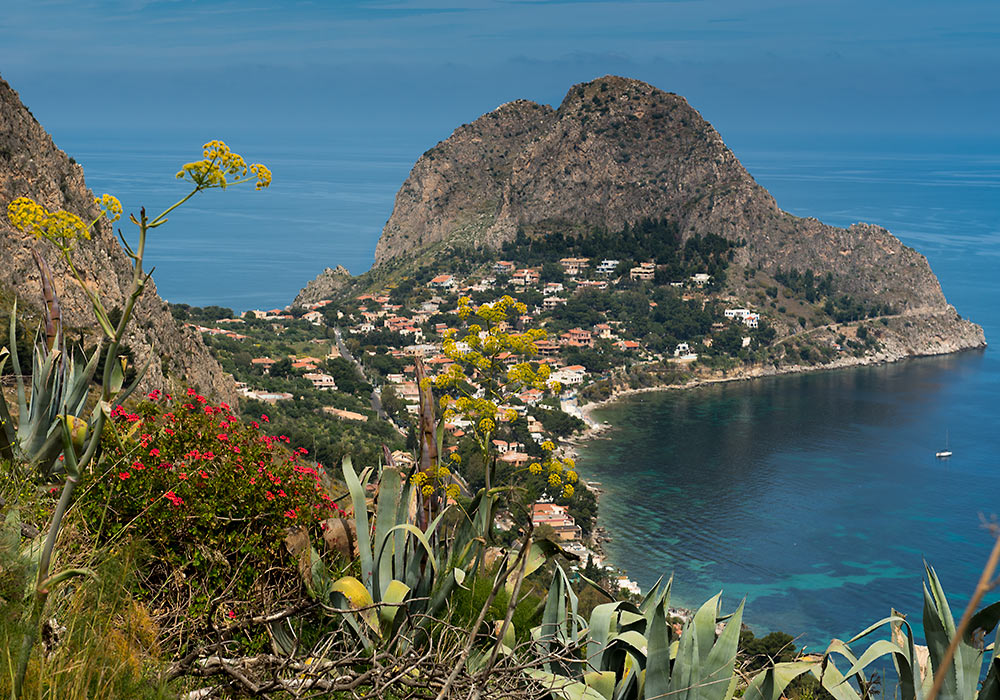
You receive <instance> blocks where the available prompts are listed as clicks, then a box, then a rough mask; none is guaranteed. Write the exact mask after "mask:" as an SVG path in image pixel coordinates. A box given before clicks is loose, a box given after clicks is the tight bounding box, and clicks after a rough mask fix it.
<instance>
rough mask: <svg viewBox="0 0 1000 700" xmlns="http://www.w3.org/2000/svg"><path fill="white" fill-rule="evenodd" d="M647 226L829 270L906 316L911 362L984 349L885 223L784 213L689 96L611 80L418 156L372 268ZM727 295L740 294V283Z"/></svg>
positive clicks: (756, 261) (742, 253) (472, 129)
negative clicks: (452, 249)
mask: <svg viewBox="0 0 1000 700" xmlns="http://www.w3.org/2000/svg"><path fill="white" fill-rule="evenodd" d="M643 218H666V219H668V220H669V221H672V222H675V223H676V224H677V225H678V228H679V230H680V231H681V233H682V235H683V236H685V237H686V236H691V235H694V234H702V235H703V234H707V233H716V234H719V235H722V236H725V237H727V238H729V239H731V240H745V241H746V245H745V246H743V247H741V248H738V249H737V254H736V259H735V261H734V264H736V265H738V266H744V267H754V268H757V269H758V270H762V271H764V272H765V273H767V274H772V275H773V274H774V273H775V272H777V271H778V270H779V268H780V269H784V270H786V271H787V270H789V269H791V268H796V269H798V270H805V269H811V270H813V271H814V272H816V273H817V274H826V273H827V272H830V273H832V274H833V275H834V277H835V278H836V279H837V285H838V290H839V291H841V292H844V293H848V294H851V295H852V296H855V297H857V298H860V299H864V300H866V301H868V302H870V303H881V304H888V305H890V306H891V307H892V308H894V309H896V310H898V311H899V312H901V313H902V314H906V315H909V314H912V315H913V316H914V320H913V322H911V323H910V324H909V325H906V326H904V327H905V328H906V329H907V330H906V331H905V333H904V336H905V337H904V338H901V340H900V343H899V347H900V348H903V347H906V348H907V354H911V355H916V354H938V353H939V352H944V351H948V350H947V349H946V348H953V349H961V348H962V347H976V346H980V345H983V344H984V342H985V341H984V339H983V333H982V329H981V328H979V326H976V325H975V324H972V323H969V322H967V321H964V320H962V319H960V318H959V317H958V314H957V313H956V312H955V310H954V309H953V308H952V307H950V306H949V305H948V304H947V302H946V301H945V297H944V294H943V293H942V291H941V286H940V284H939V283H938V280H937V278H936V277H935V276H934V274H933V272H931V269H930V266H929V265H928V263H927V259H926V258H925V257H924V256H923V255H921V254H920V253H918V252H916V251H915V250H913V249H912V248H909V247H907V246H905V245H903V244H902V243H901V242H900V241H899V240H898V239H897V238H895V237H894V236H893V235H892V234H890V233H889V232H888V231H886V230H885V229H884V228H881V227H879V226H873V225H868V224H855V225H853V226H851V227H850V228H847V229H843V228H836V227H833V226H828V225H826V224H823V223H822V222H820V221H817V220H815V219H803V218H799V217H796V216H792V215H791V214H788V213H786V212H783V211H782V210H781V209H779V208H778V206H777V204H776V203H775V201H774V198H773V197H771V195H770V194H769V193H768V192H767V191H766V190H765V189H764V188H763V187H761V186H760V185H759V184H757V182H755V181H754V179H753V178H752V177H751V176H750V174H749V173H748V172H747V171H746V170H745V169H744V168H743V166H742V165H741V164H740V162H739V161H738V160H737V158H736V156H735V155H734V154H733V152H732V151H730V150H729V148H727V147H726V145H725V143H723V141H722V138H721V137H720V136H719V134H718V132H717V131H716V130H715V129H714V128H713V127H712V126H711V125H710V124H709V123H708V122H706V121H705V120H704V119H703V118H702V117H701V115H700V114H698V112H697V111H696V110H694V109H693V108H692V107H691V106H690V105H689V104H688V103H687V102H686V101H685V100H684V98H682V97H680V96H678V95H675V94H672V93H667V92H663V91H662V90H659V89H657V88H655V87H653V86H651V85H648V84H646V83H643V82H640V81H637V80H631V79H627V78H620V77H615V76H606V77H604V78H599V79H597V80H594V81H592V82H589V83H583V84H580V85H576V86H574V87H573V88H571V89H570V90H569V92H568V93H567V95H566V97H565V99H564V100H563V102H562V104H561V105H559V107H558V109H552V108H551V107H549V106H546V105H539V104H536V103H534V102H529V101H526V100H518V101H515V102H510V103H507V104H505V105H502V106H500V107H498V108H497V109H496V110H494V111H492V112H490V113H489V114H485V115H483V116H482V117H480V118H479V119H477V120H476V121H474V122H473V123H471V124H466V125H463V126H461V127H459V128H458V129H456V130H455V132H454V133H453V134H452V135H451V136H450V137H449V138H448V139H446V140H445V141H442V142H441V143H439V144H437V145H436V146H435V147H434V148H431V149H430V150H429V151H427V152H426V153H424V154H423V156H421V158H420V159H419V160H418V161H417V163H416V164H415V165H414V167H413V169H412V171H411V172H410V175H409V177H408V178H407V179H406V181H405V182H404V183H403V186H402V187H401V188H400V190H399V192H398V194H397V195H396V201H395V206H394V209H393V212H392V215H391V217H390V218H389V221H388V222H387V223H386V225H385V228H384V230H383V232H382V236H381V238H380V239H379V242H378V245H377V247H376V252H375V263H376V268H384V269H391V268H392V267H394V266H397V265H405V264H406V261H408V260H411V259H414V258H417V257H420V256H425V255H427V254H428V252H434V251H440V250H447V249H448V247H449V246H451V245H469V244H472V245H475V246H477V247H488V248H496V247H497V246H499V245H500V244H502V243H503V242H505V241H508V240H512V239H513V238H514V237H515V236H516V234H517V232H518V231H519V230H522V231H524V232H526V233H527V234H529V235H539V234H544V233H546V232H552V231H557V230H558V231H562V232H564V233H574V232H576V233H581V232H586V231H588V230H591V229H593V228H594V227H603V228H605V229H607V230H609V231H614V230H617V229H620V228H621V227H623V226H624V225H625V224H626V223H627V222H635V221H638V220H640V219H643ZM727 284H728V286H729V287H730V291H732V292H734V293H736V294H739V292H740V291H741V288H740V285H741V280H740V279H739V276H737V275H731V276H730V279H729V281H728V282H727ZM930 317H933V318H934V319H935V323H934V324H933V329H932V328H931V326H928V325H927V323H926V320H927V319H928V318H930ZM921 328H924V329H926V330H927V332H926V333H924V332H923V331H921V330H920V329H921ZM940 337H943V338H947V339H953V340H954V342H952V340H947V341H945V342H941V341H939V340H935V338H940Z"/></svg>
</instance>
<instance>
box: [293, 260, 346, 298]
mask: <svg viewBox="0 0 1000 700" xmlns="http://www.w3.org/2000/svg"><path fill="white" fill-rule="evenodd" d="M350 281H351V273H350V272H348V270H347V268H346V267H344V266H343V265H337V267H336V268H334V269H332V270H331V269H330V268H329V267H328V268H326V269H325V270H323V271H322V272H321V273H319V274H318V275H316V278H315V279H311V280H309V282H307V283H306V286H305V287H303V288H302V289H301V290H300V291H299V293H298V294H296V295H295V301H293V302H292V306H304V305H306V304H313V303H315V302H317V301H320V300H322V299H330V298H332V297H334V296H336V294H337V292H339V291H340V290H341V289H343V288H344V286H345V285H347V283H348V282H350Z"/></svg>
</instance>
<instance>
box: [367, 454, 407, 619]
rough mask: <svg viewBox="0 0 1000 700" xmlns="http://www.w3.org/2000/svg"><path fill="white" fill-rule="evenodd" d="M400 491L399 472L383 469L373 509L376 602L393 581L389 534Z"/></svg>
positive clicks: (391, 468)
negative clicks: (376, 500)
mask: <svg viewBox="0 0 1000 700" xmlns="http://www.w3.org/2000/svg"><path fill="white" fill-rule="evenodd" d="M400 489H401V485H400V478H399V470H398V469H396V468H394V467H386V468H384V469H383V470H382V477H381V481H380V483H379V491H378V502H377V503H376V507H375V540H374V551H375V554H376V561H375V562H374V568H375V570H376V571H377V573H378V578H377V579H376V581H374V582H373V585H372V597H373V598H375V599H376V600H379V598H380V596H379V592H380V591H383V590H385V589H386V587H388V585H389V582H390V581H392V579H393V571H392V564H393V547H392V546H390V543H391V540H390V538H389V534H390V533H391V532H392V531H393V530H394V526H395V525H396V523H397V522H398V521H397V519H396V517H397V515H398V510H399V492H400ZM376 586H377V587H376Z"/></svg>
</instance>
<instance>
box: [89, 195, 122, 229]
mask: <svg viewBox="0 0 1000 700" xmlns="http://www.w3.org/2000/svg"><path fill="white" fill-rule="evenodd" d="M94 204H96V205H97V206H98V207H100V209H101V211H102V212H103V213H104V216H106V217H108V221H110V222H112V223H114V222H115V221H118V219H120V218H122V203H121V202H119V201H118V198H117V197H113V196H111V195H110V194H102V195H101V196H100V197H95V198H94Z"/></svg>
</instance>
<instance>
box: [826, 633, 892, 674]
mask: <svg viewBox="0 0 1000 700" xmlns="http://www.w3.org/2000/svg"><path fill="white" fill-rule="evenodd" d="M834 641H837V640H834ZM830 650H832V651H836V652H837V653H840V654H841V655H842V656H845V657H846V656H847V654H845V653H844V652H843V651H842V650H840V649H838V648H835V647H834V645H832V644H831V647H830V649H829V650H828V651H830ZM890 654H892V655H896V654H900V655H904V656H905V652H904V651H903V649H902V648H900V646H899V645H898V644H896V643H895V642H890V641H889V640H888V639H880V640H878V641H877V642H873V643H872V645H871V646H870V647H868V648H867V649H865V650H864V651H863V652H862V653H861V656H859V657H857V658H856V659H854V660H853V662H852V664H851V667H850V668H849V669H848V670H847V671H846V672H845V673H844V676H845V677H847V678H850V677H851V676H853V675H854V674H856V673H861V672H862V671H864V670H865V669H866V668H867V667H868V666H869V665H870V664H871V663H872V662H873V661H875V660H876V659H880V658H882V657H883V656H888V655H890Z"/></svg>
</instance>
